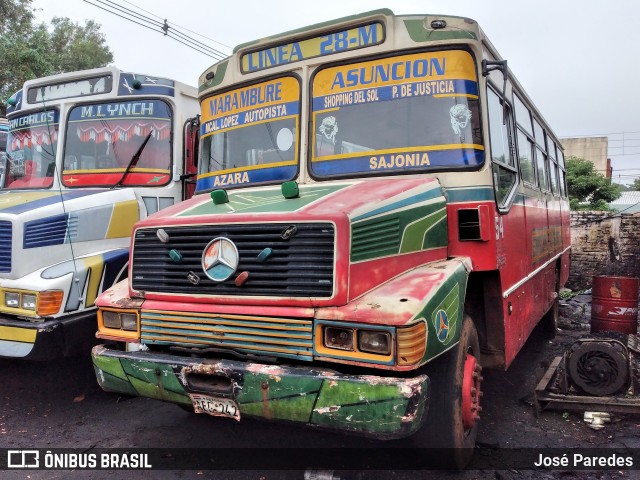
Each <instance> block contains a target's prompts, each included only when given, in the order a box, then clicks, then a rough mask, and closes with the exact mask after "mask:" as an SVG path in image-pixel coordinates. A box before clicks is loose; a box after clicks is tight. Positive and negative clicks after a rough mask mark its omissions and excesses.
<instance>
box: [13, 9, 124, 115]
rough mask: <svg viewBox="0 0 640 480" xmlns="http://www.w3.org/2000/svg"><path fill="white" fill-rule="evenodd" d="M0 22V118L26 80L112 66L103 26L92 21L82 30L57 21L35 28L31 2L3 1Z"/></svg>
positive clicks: (71, 24) (79, 27) (68, 22)
mask: <svg viewBox="0 0 640 480" xmlns="http://www.w3.org/2000/svg"><path fill="white" fill-rule="evenodd" d="M0 18H1V19H2V21H1V22H0V59H2V60H1V63H2V67H1V68H0V116H4V115H5V114H6V101H7V99H8V98H9V97H10V96H11V95H13V94H14V93H15V92H16V91H18V90H19V89H20V88H21V87H22V84H23V83H24V82H25V81H26V80H31V79H33V78H39V77H45V76H47V75H55V74H57V73H64V72H72V71H75V70H85V69H87V68H97V67H104V66H106V65H108V64H109V63H111V62H113V53H112V52H111V50H109V47H108V46H107V45H106V39H105V36H104V35H103V34H102V33H100V25H99V24H97V23H95V22H93V21H92V20H88V21H86V22H85V25H84V26H81V25H79V24H77V23H74V22H72V21H71V20H69V19H68V18H60V17H55V18H53V19H52V20H51V25H50V27H49V26H47V25H46V24H45V23H40V24H38V25H35V24H34V20H35V15H34V9H33V5H32V0H0Z"/></svg>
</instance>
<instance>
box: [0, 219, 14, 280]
mask: <svg viewBox="0 0 640 480" xmlns="http://www.w3.org/2000/svg"><path fill="white" fill-rule="evenodd" d="M11 233H12V226H11V222H7V221H0V272H2V273H9V272H10V271H11Z"/></svg>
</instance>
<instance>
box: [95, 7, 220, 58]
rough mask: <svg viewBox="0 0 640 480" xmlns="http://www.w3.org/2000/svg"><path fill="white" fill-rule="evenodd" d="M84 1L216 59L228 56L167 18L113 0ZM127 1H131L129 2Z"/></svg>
mask: <svg viewBox="0 0 640 480" xmlns="http://www.w3.org/2000/svg"><path fill="white" fill-rule="evenodd" d="M83 1H84V2H86V3H88V4H89V5H92V6H94V7H98V8H100V9H101V10H104V11H106V12H109V13H111V14H113V15H116V16H117V17H120V18H123V19H125V20H128V21H130V22H132V23H135V24H136V25H139V26H141V27H145V28H148V29H150V30H153V31H155V32H159V33H163V34H164V35H165V36H167V37H169V38H171V39H172V40H175V41H177V42H179V43H181V44H183V45H185V46H187V47H189V48H191V49H193V50H195V51H197V52H199V53H202V54H204V55H207V56H209V57H211V58H214V59H216V60H223V59H224V58H226V57H227V56H228V55H226V54H225V53H223V52H221V51H219V50H217V49H215V48H212V47H209V46H207V45H205V44H202V43H201V42H199V41H197V40H196V39H194V38H192V37H190V36H189V35H186V34H184V33H182V32H180V31H179V30H178V29H176V28H174V27H170V26H169V25H168V22H167V20H164V23H163V22H160V21H158V20H154V19H152V18H150V17H147V16H146V15H143V14H141V13H139V12H136V11H134V10H131V9H129V8H127V7H125V6H123V5H119V4H117V3H115V2H113V1H104V0H93V1H95V2H98V3H99V4H100V5H98V4H96V3H92V2H91V1H89V0H83ZM127 3H130V2H127Z"/></svg>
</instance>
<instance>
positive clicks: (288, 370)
mask: <svg viewBox="0 0 640 480" xmlns="http://www.w3.org/2000/svg"><path fill="white" fill-rule="evenodd" d="M92 358H93V365H94V368H95V371H96V376H97V379H98V383H99V384H100V386H101V387H102V388H103V389H104V390H107V391H113V392H119V393H124V394H128V395H136V396H143V397H148V398H155V399H158V400H164V401H168V402H173V403H178V404H184V405H191V400H190V397H189V394H195V393H198V394H205V395H209V396H213V397H216V398H226V399H228V400H233V401H234V402H235V404H236V405H237V406H238V408H239V410H240V416H241V417H243V416H245V415H246V416H247V417H260V418H263V419H266V420H282V421H290V422H298V423H302V424H305V425H311V426H315V427H319V428H324V429H329V430H337V431H342V432H351V433H356V434H360V435H366V436H373V437H376V438H382V439H386V438H401V437H406V436H409V435H411V434H413V433H415V432H416V431H417V430H418V429H419V428H420V427H421V426H422V424H423V422H424V420H425V418H426V408H427V404H428V399H429V393H430V388H429V378H428V377H427V376H426V375H417V376H416V377H413V378H395V377H378V376H372V375H344V374H341V373H338V372H336V371H333V370H328V369H320V368H316V367H301V366H295V367H293V366H279V365H262V364H257V363H248V362H240V361H236V360H216V359H204V358H193V357H180V356H176V355H165V354H157V353H152V352H122V351H116V350H111V349H109V348H107V347H105V346H103V345H98V346H96V347H94V348H93V351H92Z"/></svg>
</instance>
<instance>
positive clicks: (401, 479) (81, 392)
mask: <svg viewBox="0 0 640 480" xmlns="http://www.w3.org/2000/svg"><path fill="white" fill-rule="evenodd" d="M590 302H591V297H590V295H577V296H573V297H571V298H570V299H566V300H563V302H562V303H561V319H560V324H559V325H560V329H559V331H558V335H557V337H556V338H555V339H554V340H552V341H549V340H545V339H544V338H543V337H542V336H541V335H540V334H539V332H534V334H533V335H532V336H531V338H530V339H529V340H528V341H527V343H526V345H525V346H524V347H523V349H522V351H521V352H520V353H519V354H518V356H517V357H516V359H515V361H514V362H513V364H512V365H511V367H510V368H509V370H508V371H507V372H500V371H487V370H485V371H484V372H483V375H484V379H485V380H484V384H483V390H484V392H485V396H484V397H483V412H482V420H481V423H480V430H479V434H478V439H477V446H478V447H479V451H480V453H482V452H487V451H488V452H502V451H505V449H532V450H534V451H538V450H542V449H545V448H554V449H566V451H567V452H570V451H571V449H572V448H601V447H603V448H624V449H627V448H631V449H640V435H639V432H640V416H635V417H634V416H630V415H627V416H615V417H614V419H613V422H611V423H608V424H606V425H605V427H604V428H603V429H601V430H597V431H596V430H593V429H592V428H590V427H589V426H588V425H587V424H586V423H585V422H584V420H583V415H582V413H581V412H566V411H562V410H546V411H544V412H542V413H541V414H540V415H539V416H536V414H535V409H534V407H533V391H534V387H535V384H536V367H538V366H539V365H540V364H541V363H542V362H551V361H552V360H553V358H554V357H555V356H557V355H561V354H562V353H564V351H566V349H567V348H568V347H569V346H570V345H571V344H572V343H573V342H574V341H576V340H577V339H579V338H581V337H583V336H585V335H587V334H588V333H589V318H590ZM379 445H380V444H379V443H377V444H376V443H375V442H373V441H370V440H366V439H358V438H354V437H348V436H345V435H338V434H333V433H329V432H319V431H315V430H309V429H307V428H302V427H296V426H291V425H280V424H273V423H266V422H257V421H250V420H246V421H243V422H240V423H237V422H235V421H232V420H230V421H226V420H224V419H217V418H211V417H205V416H202V415H193V414H189V413H186V412H184V411H183V410H181V409H179V408H178V407H176V406H174V405H171V404H167V403H162V402H159V401H155V400H150V399H144V398H139V397H134V398H126V397H123V396H120V395H116V394H111V393H106V392H103V391H102V390H100V388H99V387H98V386H97V383H96V381H95V376H94V373H93V370H92V367H91V365H90V362H89V361H88V359H87V358H82V357H79V358H73V359H64V360H60V361H57V362H52V363H49V364H36V363H24V362H11V361H8V360H0V448H44V449H48V448H81V449H83V450H86V451H91V450H92V449H94V448H133V449H136V448H139V449H140V448H159V447H162V448H185V449H195V448H210V449H217V448H220V447H234V448H243V449H246V451H247V454H248V455H250V454H251V453H252V452H254V451H255V449H256V448H257V447H265V446H267V447H268V446H271V447H273V446H277V447H283V448H294V447H296V448H297V447H303V448H307V447H308V448H317V447H330V448H339V449H341V450H340V451H342V449H345V450H344V452H345V455H348V451H347V450H346V449H348V448H352V447H354V446H357V447H362V448H370V447H373V448H380V447H379ZM372 452H373V453H372V455H375V451H374V450H372ZM478 455H479V453H478V452H476V458H474V461H472V466H473V465H474V462H476V463H475V464H477V463H478V462H477V460H478V458H477V457H478ZM480 460H482V459H480ZM480 463H481V462H480ZM240 468H241V466H240V465H239V469H240ZM636 468H637V467H636ZM314 475H315V476H314ZM0 478H2V479H3V480H5V479H25V480H37V479H47V480H49V479H67V478H78V479H85V478H90V479H119V478H127V479H128V478H140V479H143V478H144V479H150V478H153V479H154V480H155V479H173V478H178V479H197V480H199V479H203V478H214V479H233V480H249V479H251V480H279V479H285V480H294V479H300V480H302V479H303V478H305V479H306V480H337V479H350V480H365V479H366V480H368V479H391V480H409V479H421V478H445V479H457V478H461V479H486V478H489V479H501V480H511V479H520V478H525V479H534V478H535V479H565V478H569V479H574V478H575V479H591V478H595V479H610V478H611V479H613V478H615V479H618V478H640V470H635V471H629V470H627V471H618V470H615V469H614V470H606V471H589V472H585V471H571V470H564V471H560V470H534V469H524V468H522V469H515V468H499V467H496V468H491V469H488V470H482V471H481V470H468V471H463V472H446V471H425V470H419V471H416V470H404V469H398V468H390V469H388V470H364V471H334V472H331V473H330V472H326V471H325V472H320V473H313V472H310V471H309V470H307V471H306V472H305V471H304V470H303V471H291V470H287V471H272V470H263V471H242V470H238V471H228V470H225V471H207V470H184V471H159V470H154V471H152V472H123V471H75V472H70V471H10V472H8V471H4V472H1V471H0Z"/></svg>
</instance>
